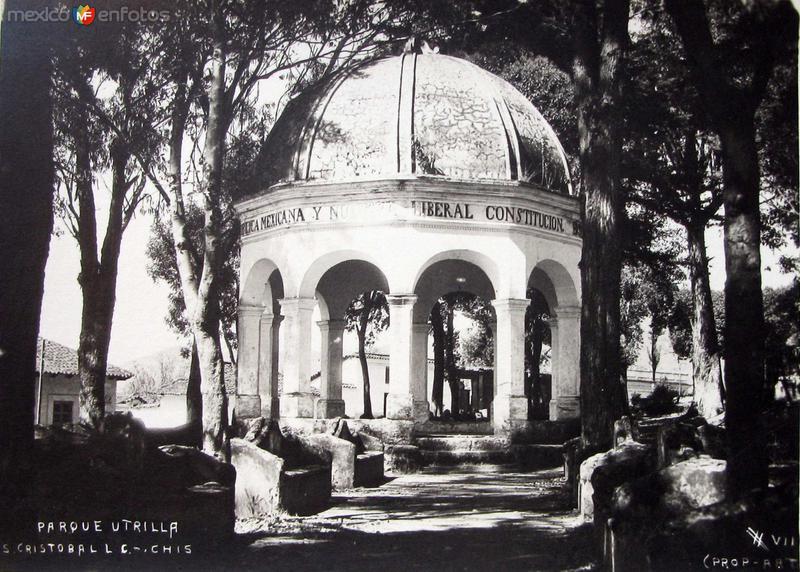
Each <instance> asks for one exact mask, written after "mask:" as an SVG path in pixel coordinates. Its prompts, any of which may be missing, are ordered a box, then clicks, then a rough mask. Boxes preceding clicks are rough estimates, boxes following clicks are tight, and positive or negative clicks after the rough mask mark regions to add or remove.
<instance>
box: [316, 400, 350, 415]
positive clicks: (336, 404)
mask: <svg viewBox="0 0 800 572" xmlns="http://www.w3.org/2000/svg"><path fill="white" fill-rule="evenodd" d="M334 417H344V400H343V399H320V400H318V401H317V414H316V418H317V419H333V418H334Z"/></svg>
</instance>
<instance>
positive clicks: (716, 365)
mask: <svg viewBox="0 0 800 572" xmlns="http://www.w3.org/2000/svg"><path fill="white" fill-rule="evenodd" d="M686 236H687V238H688V246H689V282H690V287H691V292H692V319H691V323H692V379H693V380H694V400H695V402H696V403H697V409H698V411H699V412H700V414H701V415H703V416H704V417H713V416H714V415H717V414H718V413H719V411H720V410H722V404H723V400H724V395H725V393H724V391H725V389H724V387H723V385H722V364H721V363H720V355H719V341H718V340H717V326H716V323H715V319H714V305H713V302H712V298H711V282H710V280H709V277H708V257H707V255H706V239H705V224H701V225H698V226H695V227H692V226H689V227H688V228H687V229H686Z"/></svg>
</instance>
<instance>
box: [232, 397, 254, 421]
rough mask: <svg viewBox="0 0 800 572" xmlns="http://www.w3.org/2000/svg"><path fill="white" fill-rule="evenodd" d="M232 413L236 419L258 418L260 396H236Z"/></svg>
mask: <svg viewBox="0 0 800 572" xmlns="http://www.w3.org/2000/svg"><path fill="white" fill-rule="evenodd" d="M235 403H236V406H235V408H234V411H235V413H236V417H237V419H246V418H248V417H259V416H260V415H261V396H259V395H237V396H236V402H235Z"/></svg>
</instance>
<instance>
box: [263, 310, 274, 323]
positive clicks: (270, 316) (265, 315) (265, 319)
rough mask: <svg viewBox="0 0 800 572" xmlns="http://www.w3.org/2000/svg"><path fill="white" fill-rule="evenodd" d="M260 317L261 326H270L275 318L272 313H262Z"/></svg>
mask: <svg viewBox="0 0 800 572" xmlns="http://www.w3.org/2000/svg"><path fill="white" fill-rule="evenodd" d="M260 317H261V323H262V324H271V323H272V321H273V320H274V319H275V318H276V317H277V316H275V314H273V313H272V312H262V313H261V316H260Z"/></svg>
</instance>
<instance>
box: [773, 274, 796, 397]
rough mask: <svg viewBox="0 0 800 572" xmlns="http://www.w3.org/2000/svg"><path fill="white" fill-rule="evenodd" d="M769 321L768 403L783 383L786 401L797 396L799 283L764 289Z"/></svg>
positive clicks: (794, 282)
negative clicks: (794, 379) (793, 379)
mask: <svg viewBox="0 0 800 572" xmlns="http://www.w3.org/2000/svg"><path fill="white" fill-rule="evenodd" d="M764 311H765V321H766V324H765V326H766V336H765V338H766V344H765V345H766V348H767V350H766V359H765V364H766V367H765V375H766V380H767V383H766V387H765V396H764V398H765V400H767V401H768V402H769V401H772V399H773V398H774V395H775V386H776V385H777V384H778V383H780V384H782V386H783V390H784V392H785V394H786V397H787V399H791V398H792V397H793V396H795V395H796V393H797V387H796V382H795V384H794V385H793V382H792V380H791V377H793V376H796V375H797V373H798V369H800V281H798V279H797V278H795V280H794V281H793V282H792V283H791V285H789V286H786V287H783V288H765V289H764Z"/></svg>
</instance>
